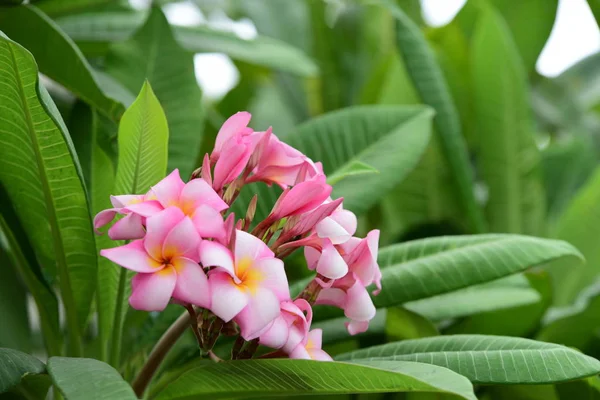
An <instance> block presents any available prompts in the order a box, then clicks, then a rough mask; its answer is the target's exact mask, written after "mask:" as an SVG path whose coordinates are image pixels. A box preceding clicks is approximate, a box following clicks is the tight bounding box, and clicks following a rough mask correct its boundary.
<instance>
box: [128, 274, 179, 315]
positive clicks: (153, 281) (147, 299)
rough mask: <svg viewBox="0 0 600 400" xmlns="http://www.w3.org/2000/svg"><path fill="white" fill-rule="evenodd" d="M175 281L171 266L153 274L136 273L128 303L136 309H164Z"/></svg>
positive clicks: (175, 275)
mask: <svg viewBox="0 0 600 400" xmlns="http://www.w3.org/2000/svg"><path fill="white" fill-rule="evenodd" d="M176 281H177V273H176V272H175V269H174V268H173V267H167V268H165V269H163V270H161V271H158V272H155V273H153V274H138V275H137V276H136V279H135V287H134V289H133V293H131V297H129V304H131V307H133V308H135V309H136V310H144V311H162V310H164V309H165V307H166V306H167V304H169V300H170V299H171V295H172V294H173V289H175V282H176Z"/></svg>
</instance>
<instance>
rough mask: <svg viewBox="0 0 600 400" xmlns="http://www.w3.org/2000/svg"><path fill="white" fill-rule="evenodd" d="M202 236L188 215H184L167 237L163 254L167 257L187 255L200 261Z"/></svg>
mask: <svg viewBox="0 0 600 400" xmlns="http://www.w3.org/2000/svg"><path fill="white" fill-rule="evenodd" d="M199 244H200V236H199V235H198V232H197V231H196V228H195V227H194V224H193V223H192V220H191V219H189V218H188V217H184V218H183V219H182V220H181V221H179V223H178V224H177V225H175V226H174V227H173V229H171V230H170V231H169V233H168V234H167V236H166V237H165V241H164V242H163V247H162V255H163V257H164V258H166V259H171V258H173V257H187V258H191V259H192V260H193V261H195V262H198V245H199Z"/></svg>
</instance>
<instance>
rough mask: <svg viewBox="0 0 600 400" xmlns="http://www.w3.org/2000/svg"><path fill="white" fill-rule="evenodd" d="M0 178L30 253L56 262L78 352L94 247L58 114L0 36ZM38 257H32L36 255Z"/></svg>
mask: <svg viewBox="0 0 600 400" xmlns="http://www.w3.org/2000/svg"><path fill="white" fill-rule="evenodd" d="M0 60H2V63H3V65H4V67H3V68H2V69H0V85H2V86H3V87H4V88H5V89H4V91H3V93H6V94H5V95H4V97H3V99H4V103H3V105H4V106H3V107H2V108H0V131H1V132H2V135H1V136H0V180H1V181H2V184H3V185H4V187H5V188H6V190H7V192H8V195H9V197H10V199H11V202H12V204H13V205H14V207H15V209H16V213H17V215H18V216H19V218H20V220H21V222H22V224H23V226H24V229H25V231H26V232H27V234H28V236H29V238H30V240H31V242H32V244H33V246H34V248H35V250H36V253H38V254H39V255H42V256H43V257H45V258H46V259H53V260H55V262H56V265H57V269H58V275H59V283H60V288H61V296H62V299H63V302H64V304H65V310H66V317H67V324H68V326H69V333H70V335H71V336H70V338H69V339H70V340H69V343H70V344H71V351H72V352H73V353H75V354H77V353H79V351H80V349H79V348H78V346H79V341H80V334H81V332H82V331H83V327H84V326H85V325H86V323H87V317H88V313H89V309H90V304H91V301H92V298H93V296H94V289H95V284H96V248H95V244H94V236H93V230H92V223H91V219H90V212H89V207H88V201H87V197H86V193H85V188H84V183H83V178H82V176H81V171H80V168H79V163H78V160H77V155H76V154H75V152H74V150H73V146H72V144H71V139H70V137H69V134H68V132H67V130H66V127H65V126H64V123H63V122H62V119H61V117H60V114H58V111H57V110H56V107H55V106H54V103H52V100H51V99H50V96H49V95H48V93H47V92H46V91H45V89H44V88H43V87H42V86H41V85H40V84H39V81H38V75H37V68H36V64H35V61H34V59H33V57H32V56H31V54H30V53H29V52H28V51H27V50H25V49H24V48H23V47H21V46H20V45H18V44H16V43H15V42H13V41H11V40H10V39H8V38H6V37H5V36H0ZM38 258H39V257H38Z"/></svg>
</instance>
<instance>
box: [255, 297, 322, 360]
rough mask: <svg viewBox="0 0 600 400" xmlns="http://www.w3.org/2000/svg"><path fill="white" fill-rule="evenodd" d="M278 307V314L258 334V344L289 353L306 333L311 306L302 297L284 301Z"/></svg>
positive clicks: (309, 321)
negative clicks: (265, 328)
mask: <svg viewBox="0 0 600 400" xmlns="http://www.w3.org/2000/svg"><path fill="white" fill-rule="evenodd" d="M280 308H281V313H280V314H279V316H278V317H277V318H275V320H274V321H273V322H272V323H271V325H270V326H269V328H268V330H266V331H265V332H264V333H262V334H261V335H260V344H261V345H263V346H268V347H271V348H273V349H282V350H283V351H284V352H286V353H289V352H291V351H292V350H293V349H295V348H296V346H298V345H299V344H300V343H301V342H302V341H303V340H304V338H305V337H306V335H308V330H309V328H310V323H311V321H312V308H311V307H310V304H308V302H307V301H306V300H304V299H296V300H294V301H293V302H292V301H284V302H282V303H281V305H280Z"/></svg>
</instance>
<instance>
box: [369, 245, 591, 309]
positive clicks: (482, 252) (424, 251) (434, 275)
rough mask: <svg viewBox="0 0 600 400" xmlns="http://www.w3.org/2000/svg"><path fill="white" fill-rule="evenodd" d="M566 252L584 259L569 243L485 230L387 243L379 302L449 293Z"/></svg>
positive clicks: (382, 256)
mask: <svg viewBox="0 0 600 400" xmlns="http://www.w3.org/2000/svg"><path fill="white" fill-rule="evenodd" d="M567 256H574V257H573V258H572V259H573V261H575V260H576V259H577V258H582V256H581V254H580V253H579V251H577V249H576V248H575V247H573V246H571V245H570V244H568V243H566V242H563V241H560V240H551V239H541V238H535V237H530V236H521V235H508V234H487V235H464V236H442V237H435V238H428V239H421V240H414V241H410V242H406V243H401V244H397V245H393V246H389V247H385V248H383V249H382V250H381V251H380V253H379V257H378V260H379V265H380V267H381V269H382V274H383V279H382V285H383V287H384V288H385V290H382V291H381V293H380V294H379V295H378V296H375V297H373V301H374V302H375V305H376V306H378V307H388V306H392V305H398V304H403V303H405V302H408V301H411V300H418V299H422V298H426V297H431V296H435V295H439V294H442V293H448V292H452V291H455V290H457V289H462V288H465V287H468V286H471V285H476V284H480V283H484V282H489V281H493V280H495V279H499V278H502V277H504V276H508V275H512V274H514V273H517V272H521V271H524V270H526V269H527V268H530V267H533V266H537V265H541V264H544V263H548V262H551V261H553V260H556V259H560V258H563V257H567Z"/></svg>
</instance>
